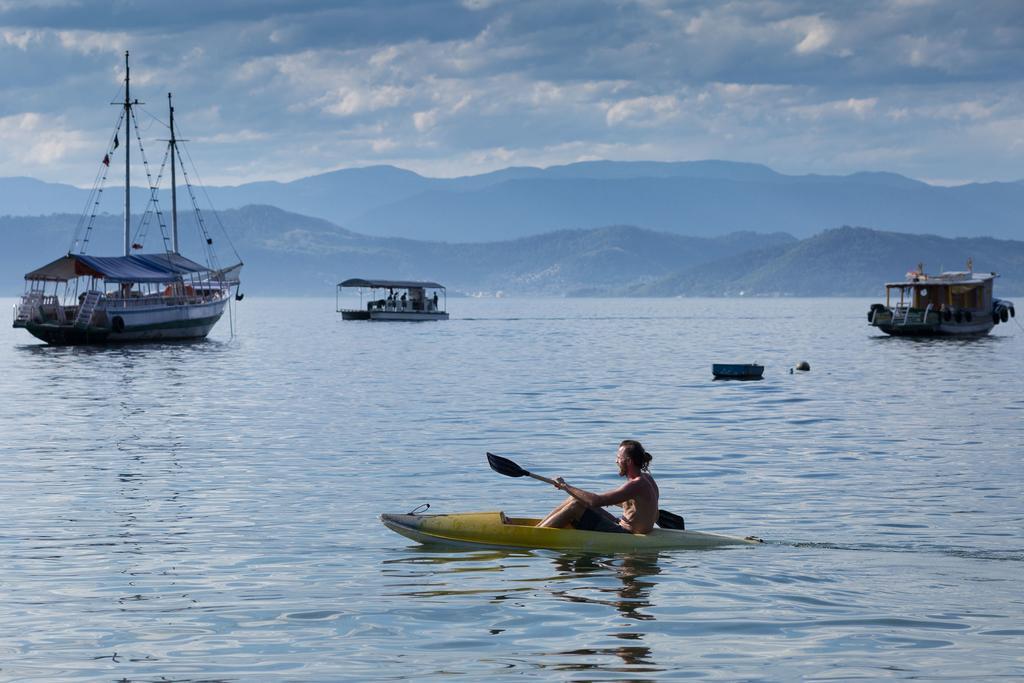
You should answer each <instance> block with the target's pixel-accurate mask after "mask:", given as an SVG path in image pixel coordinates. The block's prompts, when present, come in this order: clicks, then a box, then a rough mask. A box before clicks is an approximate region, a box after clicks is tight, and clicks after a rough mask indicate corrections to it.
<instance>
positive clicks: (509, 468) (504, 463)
mask: <svg viewBox="0 0 1024 683" xmlns="http://www.w3.org/2000/svg"><path fill="white" fill-rule="evenodd" d="M487 464H489V465H490V466H491V469H492V470H494V471H495V472H497V473H498V474H504V475H505V476H506V477H532V478H534V479H536V480H537V481H542V482H544V483H545V484H551V485H552V486H554V485H555V481H554V479H548V478H547V477H542V476H540V475H539V474H534V473H533V472H530V471H529V470H524V469H523V468H522V467H520V466H519V465H517V464H516V463H514V462H512V461H511V460H509V459H508V458H503V457H501V456H500V455H495V454H494V453H488V454H487ZM658 526H660V527H661V528H662V529H685V528H686V522H685V521H684V520H683V518H682V517H680V516H679V515H677V514H675V513H674V512H669V511H668V510H658Z"/></svg>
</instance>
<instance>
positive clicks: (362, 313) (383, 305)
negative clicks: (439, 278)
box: [335, 278, 448, 320]
mask: <svg viewBox="0 0 1024 683" xmlns="http://www.w3.org/2000/svg"><path fill="white" fill-rule="evenodd" d="M345 289H358V290H359V308H342V307H341V300H342V293H343V290H345ZM446 308H447V293H446V291H445V288H444V285H439V284H438V283H436V282H413V281H409V280H364V279H362V278H352V279H350V280H345V281H344V282H339V283H338V286H337V288H336V292H335V309H336V310H337V312H338V313H341V318H342V320H448V312H447V311H446V310H445V309H446Z"/></svg>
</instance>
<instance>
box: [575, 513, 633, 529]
mask: <svg viewBox="0 0 1024 683" xmlns="http://www.w3.org/2000/svg"><path fill="white" fill-rule="evenodd" d="M602 513H604V514H602ZM573 528H575V529H579V530H580V531H604V532H607V533H613V534H614V533H620V534H628V533H629V532H628V531H626V530H625V529H623V528H622V527H621V526H620V525H619V523H618V521H617V520H616V519H615V518H614V517H612V516H611V514H609V513H607V512H604V510H602V511H601V512H596V511H595V510H594V509H593V508H587V509H586V510H584V511H583V515H582V516H581V517H580V518H579V520H578V521H577V522H576V523H575V524H573Z"/></svg>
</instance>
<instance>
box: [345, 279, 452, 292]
mask: <svg viewBox="0 0 1024 683" xmlns="http://www.w3.org/2000/svg"><path fill="white" fill-rule="evenodd" d="M338 286H339V287H377V288H383V287H387V288H390V289H409V288H411V287H421V288H423V289H444V285H439V284H437V283H436V282H414V281H412V280H364V279H362V278H358V277H354V278H352V279H350V280H345V281H344V282H339V283H338Z"/></svg>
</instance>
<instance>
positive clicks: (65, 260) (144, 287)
mask: <svg viewBox="0 0 1024 683" xmlns="http://www.w3.org/2000/svg"><path fill="white" fill-rule="evenodd" d="M129 76H130V71H129V68H128V53H127V52H125V76H124V101H123V102H118V103H116V104H119V105H120V106H121V108H122V111H121V116H120V117H119V119H118V122H117V126H116V127H115V130H114V134H113V136H112V137H111V140H110V142H109V143H108V146H107V153H106V155H104V157H103V161H102V165H101V167H100V172H99V173H98V174H97V180H96V182H95V184H94V185H93V188H92V191H91V193H90V196H89V202H88V204H87V207H91V208H92V211H91V215H83V217H82V219H81V220H80V221H79V227H78V229H76V232H75V239H74V241H73V243H72V247H71V249H70V250H69V251H68V253H67V254H66V255H65V256H62V257H60V258H58V259H57V260H55V261H53V262H51V263H48V264H46V265H45V266H42V267H41V268H37V269H36V270H33V271H32V272H30V273H27V274H26V275H25V292H24V294H23V295H22V297H21V301H20V302H19V303H18V304H16V305H15V309H14V327H16V328H24V329H26V330H28V331H29V332H30V333H31V334H33V335H34V336H36V337H37V338H39V339H42V340H43V341H45V342H47V343H49V344H105V343H121V342H146V341H164V340H183V339H201V338H203V337H205V336H206V335H207V334H209V332H210V330H211V329H212V328H213V326H214V325H215V324H216V323H217V321H218V320H220V318H221V316H222V315H223V313H224V309H225V307H227V306H228V305H229V302H230V298H231V297H230V294H231V290H232V288H234V289H235V291H236V299H238V300H240V299H241V298H242V295H241V294H240V293H237V292H238V287H239V285H240V282H239V273H240V271H241V268H242V263H241V261H240V260H239V261H238V263H236V264H235V265H233V266H230V267H227V268H222V267H221V266H220V265H219V262H218V260H217V255H216V253H215V252H214V249H213V238H212V237H211V236H210V233H209V230H208V229H207V226H206V222H205V220H204V218H203V215H202V213H201V212H200V210H199V206H198V202H197V201H196V196H195V193H194V192H193V188H192V184H191V183H190V182H189V176H188V171H187V169H186V167H185V165H184V163H182V161H183V159H182V157H181V156H180V153H179V144H180V143H181V142H182V140H180V139H178V138H177V135H176V128H175V124H174V107H173V105H172V104H171V95H170V93H168V95H167V103H168V107H169V110H170V115H169V123H168V128H169V135H170V139H169V140H167V143H168V144H167V151H166V153H165V155H164V162H163V164H162V166H161V168H160V173H159V174H158V176H157V179H156V181H155V182H154V181H153V179H152V174H151V172H150V169H149V164H148V162H147V160H146V157H145V150H144V148H143V146H142V136H141V134H140V132H139V124H138V120H137V119H136V114H135V111H134V109H135V107H137V106H139V105H141V104H142V103H141V102H139V101H138V100H133V99H132V98H131V93H130V78H129ZM122 125H123V126H124V130H123V131H122ZM121 132H123V133H124V135H125V144H124V174H125V176H124V244H123V253H122V255H120V256H93V255H91V254H87V253H86V251H87V249H88V246H89V242H90V238H91V236H92V232H93V225H94V223H95V219H96V216H97V213H98V211H99V205H100V199H101V196H102V193H103V187H104V184H105V181H106V178H107V173H108V171H109V168H110V161H111V157H112V156H113V154H114V151H115V150H116V149H117V148H118V147H119V146H120V140H119V133H121ZM133 133H134V136H135V138H136V140H137V142H138V145H139V151H140V154H141V157H142V161H143V164H144V166H145V171H146V176H147V179H149V192H150V198H149V202H148V204H147V207H146V211H145V212H144V213H143V215H142V217H141V219H140V220H139V223H138V225H137V226H136V230H135V232H134V239H133V232H132V224H131V222H132V215H131V193H130V186H131V152H130V150H131V148H132V144H131V137H132V134H133ZM168 162H169V164H170V175H171V228H170V231H169V233H168V230H167V226H166V224H165V220H164V215H163V213H162V212H161V210H160V205H159V202H158V198H157V197H158V192H159V185H160V179H161V178H162V177H163V173H164V170H165V168H166V167H167V165H168ZM179 164H180V165H181V169H180V170H181V172H182V175H183V177H184V179H185V182H186V185H187V186H188V191H189V196H190V197H191V199H192V205H193V209H194V216H195V223H196V225H197V227H198V229H199V231H200V241H201V243H202V248H203V250H204V251H205V259H204V260H205V263H199V262H197V261H194V260H192V259H190V258H187V257H185V256H183V255H182V254H181V253H180V251H179V246H180V245H179V240H178V210H177V177H176V176H177V171H178V165H179ZM86 214H89V209H88V208H87V210H86ZM154 216H155V218H156V223H157V224H158V226H159V232H160V236H161V237H162V240H163V245H162V246H163V249H162V250H160V251H155V252H144V251H143V249H144V243H145V237H146V234H147V231H148V228H149V225H150V223H151V222H152V221H153V218H154ZM218 222H219V220H218ZM221 227H222V228H223V226H221ZM224 234H225V236H226V235H227V233H226V232H225V233H224ZM228 242H229V243H230V239H228ZM232 251H234V247H233V246H232ZM235 256H236V258H237V256H238V254H237V252H235Z"/></svg>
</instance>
